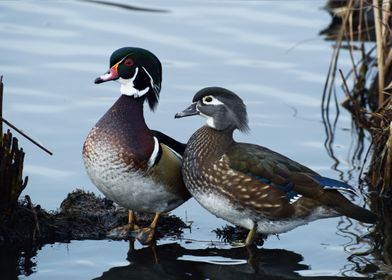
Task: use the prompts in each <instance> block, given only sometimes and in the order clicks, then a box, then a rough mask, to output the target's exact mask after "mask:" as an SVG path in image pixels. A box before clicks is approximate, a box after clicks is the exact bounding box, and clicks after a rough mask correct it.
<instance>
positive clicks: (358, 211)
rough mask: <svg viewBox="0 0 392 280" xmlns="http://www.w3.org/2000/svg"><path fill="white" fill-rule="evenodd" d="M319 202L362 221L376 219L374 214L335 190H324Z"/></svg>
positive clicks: (373, 221) (366, 221)
mask: <svg viewBox="0 0 392 280" xmlns="http://www.w3.org/2000/svg"><path fill="white" fill-rule="evenodd" d="M320 202H322V203H323V204H325V205H327V206H329V207H331V208H332V209H334V210H335V211H337V212H338V213H339V214H341V215H345V216H348V217H350V218H353V219H355V220H358V221H360V222H363V223H368V224H375V223H376V222H377V221H378V217H377V215H376V214H374V213H372V212H371V211H369V210H367V209H365V208H362V207H359V206H357V205H355V204H353V203H352V202H351V201H349V200H348V199H347V198H345V197H344V196H343V195H342V194H340V193H339V192H338V191H335V190H325V191H324V193H323V195H322V196H321V197H320Z"/></svg>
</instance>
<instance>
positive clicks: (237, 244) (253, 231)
mask: <svg viewBox="0 0 392 280" xmlns="http://www.w3.org/2000/svg"><path fill="white" fill-rule="evenodd" d="M256 228H257V223H254V224H253V227H252V229H251V230H250V231H249V233H248V235H247V236H246V239H245V241H243V242H242V241H241V242H234V243H232V244H231V245H232V246H233V247H235V248H237V247H244V246H246V247H248V246H251V245H253V243H254V241H255V237H256Z"/></svg>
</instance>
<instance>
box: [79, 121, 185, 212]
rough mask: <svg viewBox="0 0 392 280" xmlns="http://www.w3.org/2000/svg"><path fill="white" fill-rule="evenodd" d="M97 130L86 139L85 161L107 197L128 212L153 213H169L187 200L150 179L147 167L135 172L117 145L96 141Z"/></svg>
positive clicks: (94, 180)
mask: <svg viewBox="0 0 392 280" xmlns="http://www.w3.org/2000/svg"><path fill="white" fill-rule="evenodd" d="M96 130H97V128H96V127H94V128H93V129H92V130H91V132H90V134H89V135H88V137H87V139H86V142H85V145H84V151H83V160H84V164H85V166H86V170H87V174H88V175H89V177H90V179H91V181H92V182H93V183H94V184H95V186H96V187H97V188H98V189H99V190H100V191H101V192H102V193H103V194H104V195H105V196H106V197H107V198H109V199H111V200H113V201H114V202H116V203H118V204H119V205H121V206H123V207H126V208H128V209H132V210H135V211H141V212H151V213H154V212H167V211H170V210H172V209H174V208H176V207H177V206H178V205H180V204H181V203H182V202H183V201H184V200H182V199H180V198H179V197H178V196H177V195H175V194H173V193H171V192H168V191H167V190H166V188H165V186H163V185H161V184H157V183H156V182H155V181H154V180H153V179H152V178H150V177H149V176H147V175H146V169H147V165H144V166H143V167H142V168H139V169H136V168H135V167H134V166H133V165H132V164H129V162H128V163H126V162H125V161H124V160H123V159H124V158H127V155H125V154H123V153H122V152H121V149H119V148H118V147H117V146H113V145H112V143H110V142H107V141H100V140H97V139H96V138H95V137H94V135H95V133H96ZM128 156H129V157H130V156H131V155H128Z"/></svg>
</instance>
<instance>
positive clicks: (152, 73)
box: [83, 47, 190, 244]
mask: <svg viewBox="0 0 392 280" xmlns="http://www.w3.org/2000/svg"><path fill="white" fill-rule="evenodd" d="M112 80H117V81H119V82H120V84H121V87H120V91H121V96H120V98H119V99H118V100H117V102H116V103H114V105H113V106H112V107H111V108H110V109H109V111H107V112H106V114H105V115H104V116H103V117H102V118H101V119H100V120H99V121H98V123H97V124H96V125H95V126H94V127H93V128H92V130H91V131H90V133H89V134H88V136H87V139H86V141H85V143H84V146H83V160H84V163H85V166H86V169H87V174H88V175H89V177H90V179H91V180H92V182H93V183H94V184H95V185H96V186H97V188H98V189H99V190H100V191H101V192H102V193H103V194H104V195H105V196H106V197H108V198H109V199H111V200H113V201H114V202H116V203H118V204H119V205H121V206H123V207H126V208H127V209H130V214H129V224H128V225H127V226H125V227H122V228H121V229H120V230H116V231H115V232H114V233H125V232H128V231H131V230H135V231H136V232H137V238H138V240H139V241H140V242H141V243H142V244H147V243H149V242H150V241H151V240H152V239H153V237H154V233H155V228H156V225H157V222H158V218H159V215H160V213H163V212H168V211H171V210H173V209H174V208H176V207H177V206H179V205H181V204H182V203H183V202H185V201H186V200H187V199H188V198H189V197H190V194H189V193H188V191H187V190H186V188H185V185H184V183H183V180H182V176H181V156H180V155H182V153H183V152H184V149H185V145H184V144H181V143H179V142H177V141H176V140H174V139H172V138H171V137H169V136H167V135H165V134H163V133H161V132H158V131H153V130H150V129H149V128H148V127H147V125H146V123H145V120H144V116H143V103H144V101H147V102H148V104H149V106H150V108H151V110H154V109H155V107H156V105H157V103H158V97H159V93H160V90H161V81H162V66H161V63H160V61H159V60H158V58H157V57H156V56H155V55H154V54H152V53H151V52H149V51H147V50H145V49H141V48H131V47H125V48H121V49H118V50H116V51H115V52H114V53H113V54H112V55H111V57H110V69H109V71H108V72H107V73H106V74H104V75H103V76H101V77H99V78H97V79H96V80H95V83H96V84H100V83H103V82H107V81H112ZM133 211H137V212H139V211H140V212H148V213H155V217H154V220H153V222H152V223H151V225H150V227H149V228H145V229H139V228H138V227H137V226H136V225H135V220H134V219H135V218H134V212H133Z"/></svg>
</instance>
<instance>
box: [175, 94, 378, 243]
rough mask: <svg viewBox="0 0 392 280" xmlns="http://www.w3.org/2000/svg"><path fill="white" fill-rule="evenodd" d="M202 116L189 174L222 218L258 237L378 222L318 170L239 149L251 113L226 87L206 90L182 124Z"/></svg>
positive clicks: (187, 158) (189, 153)
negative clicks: (239, 134) (339, 221)
mask: <svg viewBox="0 0 392 280" xmlns="http://www.w3.org/2000/svg"><path fill="white" fill-rule="evenodd" d="M192 115H201V116H203V117H205V118H206V119H207V125H205V126H203V127H202V128H200V129H199V130H197V131H196V132H195V133H194V134H193V135H192V137H191V138H190V139H189V142H188V144H187V147H186V149H185V152H184V156H183V163H182V174H183V178H184V181H185V185H186V187H187V188H188V190H189V192H190V193H191V194H192V196H193V197H194V198H195V199H196V200H197V201H198V202H199V203H200V204H201V205H202V206H203V207H205V208H206V209H207V210H209V211H210V212H211V213H213V214H215V215H216V216H217V217H220V218H223V219H225V220H227V221H229V222H230V223H233V224H235V225H238V226H241V227H244V228H247V229H249V230H250V232H249V234H248V236H247V238H246V240H245V242H244V243H245V245H251V244H252V243H253V240H254V236H255V232H256V231H257V232H260V233H265V234H276V233H283V232H286V231H289V230H291V229H293V228H295V227H297V226H300V225H303V224H306V223H308V222H310V221H313V220H316V219H320V218H328V217H334V216H338V215H346V216H348V217H351V218H354V219H356V220H358V221H361V222H364V223H375V222H376V220H377V217H376V215H374V214H373V213H372V212H370V211H368V210H366V209H363V208H361V207H359V206H356V205H354V204H353V203H351V202H350V201H349V200H348V199H346V198H345V197H344V196H343V195H342V194H341V193H340V191H349V192H354V190H353V188H352V187H351V186H349V185H348V184H346V183H344V182H340V181H337V180H334V179H330V178H326V177H322V176H320V175H319V174H317V173H316V172H314V171H313V170H311V169H309V168H307V167H305V166H303V165H301V164H299V163H297V162H295V161H293V160H291V159H289V158H287V157H285V156H283V155H281V154H279V153H277V152H274V151H271V150H269V149H267V148H265V147H262V146H258V145H254V144H248V143H238V142H235V141H234V139H233V131H234V130H235V129H239V130H240V131H243V132H244V131H248V130H249V127H248V120H247V112H246V107H245V105H244V103H243V101H242V99H241V98H240V97H238V96H237V95H236V94H235V93H233V92H231V91H229V90H227V89H224V88H219V87H209V88H205V89H202V90H200V91H199V92H197V93H196V95H195V96H194V98H193V103H192V105H190V106H189V107H188V108H187V109H185V110H184V111H182V112H179V113H177V114H176V116H175V117H176V118H181V117H186V116H192Z"/></svg>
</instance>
